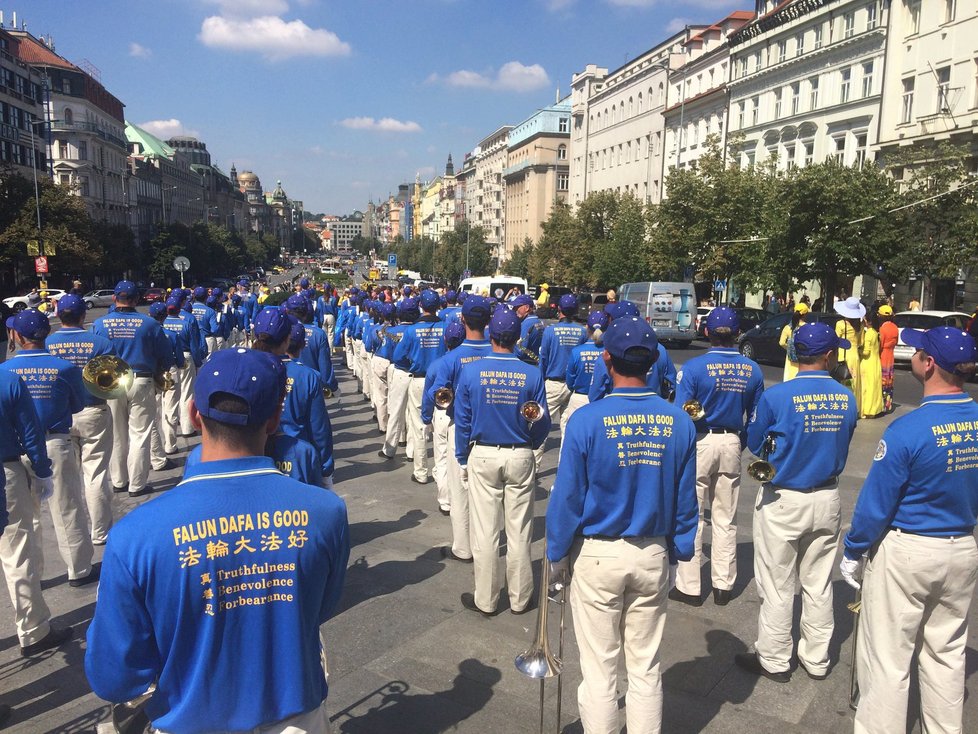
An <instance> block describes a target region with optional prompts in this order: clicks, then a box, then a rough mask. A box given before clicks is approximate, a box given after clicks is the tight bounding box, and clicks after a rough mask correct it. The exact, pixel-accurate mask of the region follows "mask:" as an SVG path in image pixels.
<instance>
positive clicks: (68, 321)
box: [58, 311, 83, 326]
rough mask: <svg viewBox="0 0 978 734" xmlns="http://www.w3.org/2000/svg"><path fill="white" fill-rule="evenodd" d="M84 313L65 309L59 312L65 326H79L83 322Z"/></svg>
mask: <svg viewBox="0 0 978 734" xmlns="http://www.w3.org/2000/svg"><path fill="white" fill-rule="evenodd" d="M82 316H83V314H80V313H76V312H75V311H63V312H62V313H60V314H58V318H60V319H61V323H62V324H64V325H65V326H78V325H79V324H80V323H81V322H82Z"/></svg>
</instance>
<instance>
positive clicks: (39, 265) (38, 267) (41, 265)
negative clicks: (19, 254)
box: [34, 255, 48, 275]
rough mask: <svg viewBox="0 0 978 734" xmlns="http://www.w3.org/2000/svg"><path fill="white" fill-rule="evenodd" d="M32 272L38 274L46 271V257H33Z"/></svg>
mask: <svg viewBox="0 0 978 734" xmlns="http://www.w3.org/2000/svg"><path fill="white" fill-rule="evenodd" d="M34 272H36V273H37V274H38V275H41V274H43V273H47V272H48V259H47V258H46V257H44V256H43V255H41V256H40V257H35V258H34Z"/></svg>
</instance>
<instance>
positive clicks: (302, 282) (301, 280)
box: [299, 278, 309, 288]
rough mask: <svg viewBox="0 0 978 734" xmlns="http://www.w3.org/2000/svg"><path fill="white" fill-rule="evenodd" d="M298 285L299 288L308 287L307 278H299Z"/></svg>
mask: <svg viewBox="0 0 978 734" xmlns="http://www.w3.org/2000/svg"><path fill="white" fill-rule="evenodd" d="M299 287H300V288H308V287H309V278H299Z"/></svg>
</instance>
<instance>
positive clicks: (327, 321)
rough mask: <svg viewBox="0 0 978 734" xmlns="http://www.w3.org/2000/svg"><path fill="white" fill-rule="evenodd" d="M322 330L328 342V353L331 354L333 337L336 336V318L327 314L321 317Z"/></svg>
mask: <svg viewBox="0 0 978 734" xmlns="http://www.w3.org/2000/svg"><path fill="white" fill-rule="evenodd" d="M323 329H324V330H325V331H326V338H327V339H328V340H329V353H330V354H332V353H333V337H335V336H336V317H335V316H333V314H331V313H328V314H326V315H325V316H323Z"/></svg>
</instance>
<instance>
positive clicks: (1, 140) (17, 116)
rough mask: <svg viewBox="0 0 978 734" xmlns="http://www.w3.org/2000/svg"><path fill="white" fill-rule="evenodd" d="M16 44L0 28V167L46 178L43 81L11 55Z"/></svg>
mask: <svg viewBox="0 0 978 734" xmlns="http://www.w3.org/2000/svg"><path fill="white" fill-rule="evenodd" d="M17 44H18V41H17V39H16V38H15V37H14V36H12V35H11V34H10V33H7V31H5V30H3V29H0V166H4V167H6V166H9V167H10V170H11V171H13V172H14V173H19V174H20V175H22V176H26V177H27V178H33V177H34V176H47V175H48V155H47V149H48V146H47V135H46V130H45V127H44V97H43V91H44V90H43V86H42V85H43V79H42V77H41V75H40V74H39V73H38V72H37V70H36V69H34V68H32V67H30V66H28V65H27V64H25V63H24V62H23V61H20V60H19V59H18V58H17V57H16V56H15V55H14V53H13V52H14V51H15V50H16V48H17Z"/></svg>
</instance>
